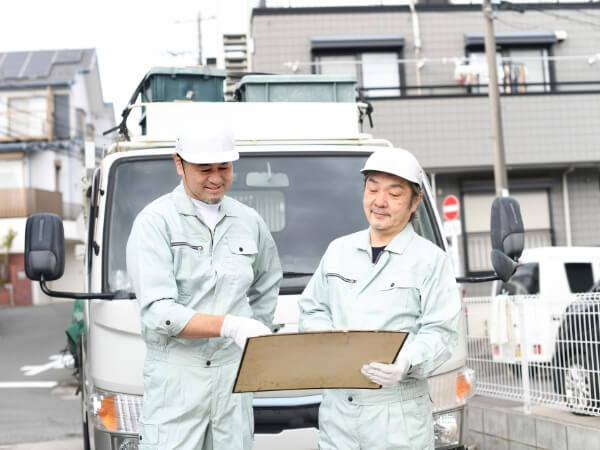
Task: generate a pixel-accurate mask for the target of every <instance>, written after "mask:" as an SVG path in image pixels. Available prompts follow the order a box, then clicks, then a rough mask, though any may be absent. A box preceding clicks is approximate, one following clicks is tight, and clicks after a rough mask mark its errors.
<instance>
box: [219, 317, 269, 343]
mask: <svg viewBox="0 0 600 450" xmlns="http://www.w3.org/2000/svg"><path fill="white" fill-rule="evenodd" d="M265 334H272V333H271V330H270V329H269V328H268V327H266V326H265V325H264V324H262V323H261V322H259V321H258V320H254V319H249V318H248V317H241V316H232V315H231V314H227V315H226V316H225V320H223V326H222V327H221V337H228V338H231V339H233V340H234V342H235V343H236V344H237V345H238V347H240V348H241V349H243V348H244V346H245V345H246V340H247V339H248V338H249V337H254V336H262V335H265Z"/></svg>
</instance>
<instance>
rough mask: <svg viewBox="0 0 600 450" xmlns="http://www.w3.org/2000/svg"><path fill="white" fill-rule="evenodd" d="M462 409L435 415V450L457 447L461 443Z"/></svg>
mask: <svg viewBox="0 0 600 450" xmlns="http://www.w3.org/2000/svg"><path fill="white" fill-rule="evenodd" d="M461 429H462V409H456V410H454V411H448V412H443V413H438V414H434V415H433V432H434V434H435V448H446V447H450V446H456V445H458V444H459V443H460V434H461Z"/></svg>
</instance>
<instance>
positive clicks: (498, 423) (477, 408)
mask: <svg viewBox="0 0 600 450" xmlns="http://www.w3.org/2000/svg"><path fill="white" fill-rule="evenodd" d="M465 433H466V439H465V442H466V444H467V446H468V448H469V450H526V449H527V450H534V449H535V450H600V418H598V417H587V416H575V415H573V414H571V413H570V412H568V411H559V410H551V409H548V408H542V407H534V408H532V413H531V414H525V413H524V412H523V408H522V405H521V404H519V403H517V402H511V401H506V400H499V399H487V398H481V397H475V398H474V399H473V400H472V401H471V404H470V405H469V407H468V409H467V420H466V430H465Z"/></svg>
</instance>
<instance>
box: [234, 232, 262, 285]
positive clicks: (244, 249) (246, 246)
mask: <svg viewBox="0 0 600 450" xmlns="http://www.w3.org/2000/svg"><path fill="white" fill-rule="evenodd" d="M227 247H228V249H229V253H228V258H227V260H228V261H227V262H228V264H227V271H228V272H230V273H231V274H232V275H235V276H240V277H243V278H247V279H249V280H252V279H254V272H253V269H252V266H253V264H254V261H256V257H257V255H258V247H257V245H256V242H254V241H253V240H251V239H248V238H244V237H230V238H229V239H228V242H227Z"/></svg>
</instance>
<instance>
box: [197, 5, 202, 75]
mask: <svg viewBox="0 0 600 450" xmlns="http://www.w3.org/2000/svg"><path fill="white" fill-rule="evenodd" d="M197 20H198V65H199V66H201V65H202V13H201V12H200V11H198V17H197Z"/></svg>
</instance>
